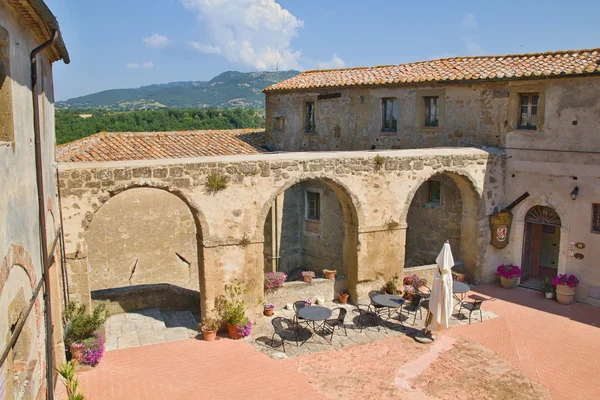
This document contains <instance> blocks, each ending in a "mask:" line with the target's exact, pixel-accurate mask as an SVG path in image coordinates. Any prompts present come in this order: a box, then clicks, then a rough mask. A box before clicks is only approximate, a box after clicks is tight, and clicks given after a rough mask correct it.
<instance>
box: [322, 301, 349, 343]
mask: <svg viewBox="0 0 600 400" xmlns="http://www.w3.org/2000/svg"><path fill="white" fill-rule="evenodd" d="M336 311H339V314H338V316H337V318H332V319H328V320H326V321H325V325H327V326H328V327H330V328H331V338H330V339H329V341H330V342H331V340H332V339H333V332H335V328H336V327H339V326H341V327H342V328H344V334H345V335H346V336H348V332H347V331H346V324H345V323H344V320H345V319H346V314H347V313H348V310H346V309H345V308H342V307H338V308H334V309H333V310H331V313H332V314H333V313H335V312H336Z"/></svg>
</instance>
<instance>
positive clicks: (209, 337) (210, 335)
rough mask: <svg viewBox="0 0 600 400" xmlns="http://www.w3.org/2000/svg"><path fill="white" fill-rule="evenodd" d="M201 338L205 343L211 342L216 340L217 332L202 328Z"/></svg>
mask: <svg viewBox="0 0 600 400" xmlns="http://www.w3.org/2000/svg"><path fill="white" fill-rule="evenodd" d="M202 337H203V338H204V340H206V341H207V342H212V341H214V340H215V339H216V338H217V331H212V330H205V329H204V328H202Z"/></svg>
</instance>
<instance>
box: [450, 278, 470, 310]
mask: <svg viewBox="0 0 600 400" xmlns="http://www.w3.org/2000/svg"><path fill="white" fill-rule="evenodd" d="M469 290H471V288H470V287H469V285H467V284H466V283H463V282H458V281H452V293H453V294H454V298H456V300H457V302H458V303H457V304H456V305H455V306H454V307H455V308H456V306H458V305H460V304H462V302H463V300H464V299H465V296H466V295H467V293H468V292H469Z"/></svg>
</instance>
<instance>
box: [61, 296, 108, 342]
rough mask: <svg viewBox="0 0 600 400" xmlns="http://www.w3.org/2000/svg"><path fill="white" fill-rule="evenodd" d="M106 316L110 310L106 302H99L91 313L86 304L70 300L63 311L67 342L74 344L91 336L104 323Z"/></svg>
mask: <svg viewBox="0 0 600 400" xmlns="http://www.w3.org/2000/svg"><path fill="white" fill-rule="evenodd" d="M106 318H108V312H107V311H106V306H105V305H104V304H99V305H98V306H97V307H95V308H94V310H93V311H92V313H91V314H88V313H87V312H86V307H85V304H78V303H76V302H70V303H69V305H67V308H66V309H65V310H64V311H63V324H64V326H65V342H66V343H67V344H72V343H76V342H81V341H83V340H85V339H88V338H91V337H92V336H94V334H95V333H96V331H97V330H98V329H99V328H100V327H101V326H102V325H104V323H105V322H106Z"/></svg>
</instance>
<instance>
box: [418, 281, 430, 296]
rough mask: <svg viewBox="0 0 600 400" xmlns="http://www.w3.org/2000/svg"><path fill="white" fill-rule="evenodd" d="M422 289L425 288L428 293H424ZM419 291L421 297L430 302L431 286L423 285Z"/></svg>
mask: <svg viewBox="0 0 600 400" xmlns="http://www.w3.org/2000/svg"><path fill="white" fill-rule="evenodd" d="M421 288H425V289H427V291H423V290H421ZM417 290H418V291H419V295H420V296H421V297H423V299H424V300H429V298H430V297H431V288H430V287H429V286H427V285H422V286H421V287H420V288H418V289H417Z"/></svg>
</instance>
